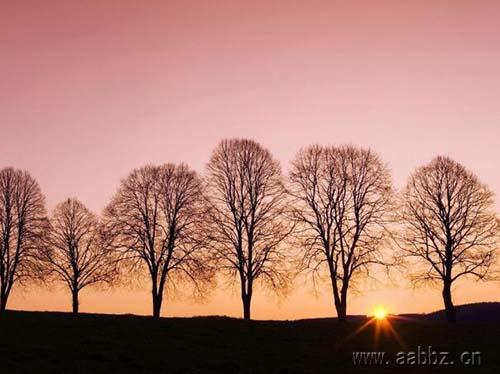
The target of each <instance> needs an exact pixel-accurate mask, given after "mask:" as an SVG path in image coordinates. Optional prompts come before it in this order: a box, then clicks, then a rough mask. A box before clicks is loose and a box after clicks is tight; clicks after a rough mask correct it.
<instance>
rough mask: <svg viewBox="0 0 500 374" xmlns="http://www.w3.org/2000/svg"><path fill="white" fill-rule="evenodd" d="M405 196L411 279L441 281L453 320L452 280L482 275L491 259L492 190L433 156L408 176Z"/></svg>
mask: <svg viewBox="0 0 500 374" xmlns="http://www.w3.org/2000/svg"><path fill="white" fill-rule="evenodd" d="M403 200H404V201H403V207H402V212H401V215H402V217H401V221H402V222H403V223H404V230H403V233H402V238H401V243H402V247H403V250H404V255H405V256H408V257H410V258H414V259H416V260H417V262H416V263H414V264H412V269H414V272H413V274H412V279H413V280H414V281H416V282H418V281H438V282H440V283H442V286H443V301H444V306H445V310H446V317H447V319H448V321H450V322H454V321H455V320H456V311H455V307H454V305H453V302H452V295H451V287H452V284H453V283H454V282H455V281H456V280H457V279H459V278H461V277H463V276H473V277H476V278H477V279H484V278H485V277H486V276H487V274H488V271H489V269H490V266H491V265H492V262H493V258H494V256H493V255H494V250H495V246H496V244H497V240H496V235H497V233H498V229H499V222H498V219H497V218H496V215H495V213H494V211H493V194H492V192H491V191H490V190H489V189H488V188H487V187H486V186H485V185H484V184H481V183H480V182H479V180H478V178H477V177H476V176H475V175H474V174H472V173H471V172H469V171H468V170H466V169H465V168H464V167H463V166H462V165H460V164H459V163H457V162H455V161H453V160H451V159H450V158H448V157H437V158H435V159H434V160H433V161H432V162H431V163H430V164H428V165H426V166H423V167H420V168H419V169H417V171H416V172H415V173H414V174H413V175H412V176H411V177H410V179H409V182H408V184H407V186H406V188H405V190H404V193H403ZM419 265H420V266H419Z"/></svg>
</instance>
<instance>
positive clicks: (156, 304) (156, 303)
mask: <svg viewBox="0 0 500 374" xmlns="http://www.w3.org/2000/svg"><path fill="white" fill-rule="evenodd" d="M161 303H162V295H161V294H159V293H155V292H153V317H154V318H160V311H161Z"/></svg>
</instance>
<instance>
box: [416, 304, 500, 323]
mask: <svg viewBox="0 0 500 374" xmlns="http://www.w3.org/2000/svg"><path fill="white" fill-rule="evenodd" d="M456 310H457V321H458V322H466V323H472V322H474V323H489V322H496V323H500V303H497V302H489V303H474V304H464V305H457V306H456ZM424 318H425V319H427V320H429V321H445V320H446V318H445V313H444V310H439V311H436V312H433V313H429V314H426V315H425V317H424Z"/></svg>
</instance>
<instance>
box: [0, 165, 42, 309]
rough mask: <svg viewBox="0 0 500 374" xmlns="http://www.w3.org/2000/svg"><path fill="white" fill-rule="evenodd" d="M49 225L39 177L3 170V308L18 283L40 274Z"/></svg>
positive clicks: (0, 273)
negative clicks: (43, 247)
mask: <svg viewBox="0 0 500 374" xmlns="http://www.w3.org/2000/svg"><path fill="white" fill-rule="evenodd" d="M46 228H47V219H46V211H45V200H44V197H43V195H42V193H41V191H40V187H39V186H38V183H37V182H36V181H35V179H33V178H32V177H31V175H29V173H28V172H26V171H21V170H16V169H12V168H5V169H2V170H0V235H1V238H0V311H4V310H5V308H6V306H7V300H8V298H9V295H10V292H11V290H12V287H13V286H14V284H16V283H18V282H19V283H22V282H23V281H25V280H28V279H33V278H34V277H38V276H40V274H41V273H40V270H41V267H40V263H39V260H38V259H39V256H38V251H39V248H41V246H40V243H41V241H42V240H43V234H44V232H45V230H46Z"/></svg>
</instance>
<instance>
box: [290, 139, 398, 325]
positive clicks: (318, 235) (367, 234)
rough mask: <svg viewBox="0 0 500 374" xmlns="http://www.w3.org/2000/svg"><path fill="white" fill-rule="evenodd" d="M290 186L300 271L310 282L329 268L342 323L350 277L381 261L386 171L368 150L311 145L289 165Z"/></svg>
mask: <svg viewBox="0 0 500 374" xmlns="http://www.w3.org/2000/svg"><path fill="white" fill-rule="evenodd" d="M290 185H291V186H290V192H291V194H292V195H293V196H294V198H295V200H296V201H295V203H294V206H295V212H294V216H295V219H296V220H297V222H298V224H299V225H298V227H299V228H298V230H297V232H298V237H299V239H300V241H301V244H302V248H303V256H302V265H303V268H304V269H306V270H309V271H311V272H312V275H313V279H315V278H316V277H317V276H321V275H322V274H323V272H324V271H325V270H328V276H329V278H330V281H331V286H332V290H333V299H334V303H335V308H336V311H337V315H338V318H339V320H340V321H345V320H346V317H347V295H348V290H349V286H350V284H351V282H352V280H353V277H355V276H356V275H358V274H360V273H363V272H365V273H366V272H367V271H368V269H369V266H370V265H372V264H380V263H382V262H383V261H382V257H381V253H380V247H381V243H383V239H384V237H385V235H384V228H385V225H386V223H387V220H388V214H387V213H388V211H389V210H390V206H391V200H392V185H391V177H390V173H389V171H388V169H387V167H386V166H385V164H383V163H382V162H381V161H380V159H379V158H378V157H377V156H376V155H375V154H374V153H373V152H371V151H370V150H364V149H359V148H356V147H352V146H343V147H322V146H311V147H308V148H306V149H304V150H302V151H300V152H299V154H298V155H297V157H296V158H295V160H294V161H293V162H292V170H291V173H290Z"/></svg>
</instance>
